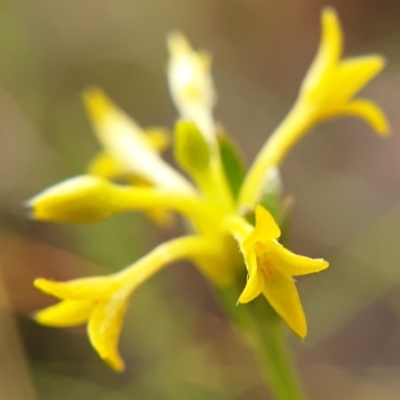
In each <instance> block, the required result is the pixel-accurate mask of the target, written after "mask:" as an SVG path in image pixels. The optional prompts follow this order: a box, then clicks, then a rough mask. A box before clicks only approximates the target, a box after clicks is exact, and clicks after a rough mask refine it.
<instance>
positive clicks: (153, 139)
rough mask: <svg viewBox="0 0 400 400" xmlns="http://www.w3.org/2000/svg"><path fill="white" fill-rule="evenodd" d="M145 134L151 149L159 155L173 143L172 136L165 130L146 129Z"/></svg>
mask: <svg viewBox="0 0 400 400" xmlns="http://www.w3.org/2000/svg"><path fill="white" fill-rule="evenodd" d="M144 133H145V134H146V136H147V138H148V139H149V141H150V144H151V147H152V148H153V149H154V150H156V151H157V152H158V153H161V152H163V151H164V150H166V149H167V147H168V146H169V144H170V142H171V138H170V135H169V133H168V131H167V130H166V129H164V128H146V129H145V130H144Z"/></svg>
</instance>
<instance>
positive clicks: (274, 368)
mask: <svg viewBox="0 0 400 400" xmlns="http://www.w3.org/2000/svg"><path fill="white" fill-rule="evenodd" d="M217 293H218V295H219V298H220V299H221V300H222V302H223V303H224V305H225V306H226V307H227V311H228V312H229V314H230V315H231V317H232V318H233V319H234V321H235V322H236V323H237V324H238V325H240V327H241V328H242V329H243V330H245V331H246V333H248V334H249V336H250V340H251V343H252V345H253V349H254V352H255V354H256V355H257V357H258V359H259V362H260V368H261V372H262V376H263V378H264V380H265V382H266V383H267V384H268V387H269V388H270V390H271V392H272V394H273V396H274V398H275V399H276V400H306V396H305V395H304V393H303V390H302V388H301V384H300V382H299V380H298V378H297V374H296V372H295V370H294V368H293V365H292V362H291V360H290V355H289V351H288V349H287V345H286V342H285V337H284V332H283V329H282V328H283V324H282V320H281V318H280V317H279V316H278V315H277V314H276V312H275V311H274V310H273V309H272V307H271V306H270V305H269V304H268V303H267V302H266V301H265V300H264V299H263V298H258V299H256V300H254V301H253V302H252V303H250V304H246V305H238V306H235V307H232V304H235V302H232V299H233V298H236V299H237V294H236V293H235V291H233V290H231V289H221V288H220V289H218V291H217Z"/></svg>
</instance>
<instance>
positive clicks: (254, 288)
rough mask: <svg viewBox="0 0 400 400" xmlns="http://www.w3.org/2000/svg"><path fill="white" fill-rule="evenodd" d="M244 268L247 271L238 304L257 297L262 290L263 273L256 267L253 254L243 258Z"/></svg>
mask: <svg viewBox="0 0 400 400" xmlns="http://www.w3.org/2000/svg"><path fill="white" fill-rule="evenodd" d="M245 261H246V266H247V269H248V271H249V273H248V278H247V283H246V286H245V288H244V290H243V292H242V294H241V295H240V297H239V300H238V303H248V302H250V301H251V300H254V299H255V298H256V297H257V296H259V295H260V294H261V293H262V291H263V290H264V286H265V282H264V280H265V278H264V273H263V272H262V271H261V270H260V269H259V268H258V267H257V259H256V255H255V254H254V253H249V254H248V255H246V257H245Z"/></svg>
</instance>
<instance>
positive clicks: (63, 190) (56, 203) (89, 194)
mask: <svg viewBox="0 0 400 400" xmlns="http://www.w3.org/2000/svg"><path fill="white" fill-rule="evenodd" d="M114 192H115V189H114V187H113V185H112V184H111V183H109V182H108V181H107V180H105V179H103V178H100V177H97V176H89V175H82V176H77V177H75V178H71V179H68V180H66V181H64V182H61V183H59V184H57V185H54V186H52V187H50V188H49V189H46V190H44V191H43V192H42V193H39V194H38V195H37V196H35V197H33V198H32V199H31V200H29V201H28V203H27V205H28V206H29V207H31V208H32V215H33V217H34V218H35V219H39V220H42V221H54V222H70V223H88V222H95V221H99V220H102V219H104V218H107V217H109V216H111V215H112V214H114V213H115V212H116V211H117V210H118V207H117V203H116V201H115V196H114Z"/></svg>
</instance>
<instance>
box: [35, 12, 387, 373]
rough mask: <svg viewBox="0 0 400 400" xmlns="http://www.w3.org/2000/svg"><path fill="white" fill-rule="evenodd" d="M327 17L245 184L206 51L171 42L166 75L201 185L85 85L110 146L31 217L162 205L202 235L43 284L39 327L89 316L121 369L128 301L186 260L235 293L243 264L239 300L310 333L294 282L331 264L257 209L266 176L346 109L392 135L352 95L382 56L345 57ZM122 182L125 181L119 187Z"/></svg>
mask: <svg viewBox="0 0 400 400" xmlns="http://www.w3.org/2000/svg"><path fill="white" fill-rule="evenodd" d="M322 22H323V35H322V39H321V44H320V48H319V51H318V54H317V56H316V59H315V61H314V63H313V65H312V67H311V68H310V71H309V72H308V74H307V76H306V78H305V80H304V83H303V85H302V87H301V89H300V93H299V96H298V99H297V101H296V103H295V105H294V107H293V108H292V110H291V111H290V113H289V115H288V117H287V118H286V119H285V120H284V121H283V122H282V124H281V125H280V126H279V127H278V128H277V130H276V131H275V132H274V134H273V135H272V136H271V138H270V139H269V140H268V141H267V143H266V144H265V146H264V147H263V148H262V149H261V151H260V153H259V155H258V157H257V159H256V161H255V163H254V165H253V166H252V168H251V169H250V171H249V172H248V175H247V176H246V177H245V180H244V182H243V183H242V174H241V169H240V168H237V166H238V164H239V161H238V159H239V157H237V155H236V154H235V152H234V151H230V150H228V148H229V146H225V148H224V147H223V146H221V147H220V143H221V142H219V141H218V140H217V136H216V134H215V123H214V119H213V114H212V113H213V107H214V104H215V90H214V86H213V82H212V78H211V74H210V66H211V62H210V57H209V56H208V55H207V54H205V53H202V52H196V51H194V50H193V49H192V48H191V47H190V45H189V43H188V41H187V40H186V38H185V37H184V36H183V35H181V34H174V35H171V36H170V37H169V40H168V46H169V50H170V60H169V65H168V80H169V85H170V90H171V94H172V98H173V100H174V102H175V104H176V106H177V108H178V110H179V113H180V119H179V121H178V123H177V124H176V128H175V135H174V141H175V142H174V147H173V149H174V157H175V161H176V163H177V164H178V165H179V166H180V167H181V168H182V169H183V170H184V172H185V173H187V174H188V176H190V177H191V178H192V180H193V183H192V182H191V181H189V180H188V178H186V177H185V176H184V175H183V174H181V173H180V172H178V171H177V170H175V169H174V168H172V167H171V166H169V165H168V164H167V163H166V162H165V161H164V160H162V159H161V157H160V155H159V154H158V153H159V151H160V150H162V149H163V148H164V147H165V145H166V135H165V132H164V131H162V130H159V129H158V130H152V131H145V130H143V129H142V128H140V127H139V126H138V125H137V124H136V122H135V121H133V120H132V119H131V118H130V117H128V116H127V115H126V114H125V113H124V112H123V111H122V110H120V109H119V108H118V107H117V106H116V105H115V104H114V103H113V102H112V101H110V100H109V99H108V98H107V97H106V95H105V94H104V93H103V92H102V91H100V90H99V89H89V90H87V91H85V94H84V98H85V105H86V108H87V111H88V114H89V117H90V119H91V122H92V124H93V127H94V130H95V132H96V135H97V137H98V139H99V141H100V143H101V145H102V147H103V149H102V152H101V153H100V155H98V156H97V157H96V158H95V160H94V161H93V162H92V163H91V165H90V166H89V170H88V173H87V174H86V175H82V176H78V177H75V178H72V179H69V180H67V181H65V182H61V183H59V184H57V185H54V186H53V187H51V188H49V189H47V190H45V191H43V192H42V193H39V195H37V196H35V197H34V198H33V199H32V200H30V201H29V203H28V204H29V206H30V207H31V208H32V212H33V216H34V217H35V218H37V219H41V220H47V221H59V222H73V223H84V222H95V221H98V220H101V219H104V218H107V217H110V216H112V215H114V214H115V213H119V212H123V211H132V210H140V211H144V212H149V211H150V212H152V213H153V215H154V212H156V213H157V212H158V213H159V212H160V210H161V217H163V215H162V213H163V212H164V213H165V212H171V211H172V212H177V213H179V214H181V215H182V216H183V217H184V218H185V219H186V220H187V221H188V222H189V224H187V226H188V227H190V230H191V231H193V232H194V233H193V235H191V236H186V237H182V238H178V239H174V240H171V241H169V242H167V243H164V244H162V245H160V246H158V247H156V248H155V249H154V250H153V251H151V252H150V253H149V254H147V255H146V256H144V257H142V258H141V259H140V260H138V261H137V262H135V263H134V264H133V265H131V266H129V267H127V268H125V269H123V270H121V271H120V272H119V273H117V274H114V275H110V276H108V277H95V278H84V279H78V280H74V281H71V282H65V283H60V282H52V281H49V280H46V279H37V280H36V281H35V286H36V287H37V288H39V289H40V290H42V291H43V292H45V293H47V294H50V295H53V296H55V297H57V298H58V299H60V300H61V301H60V303H59V304H57V305H54V306H51V307H49V308H47V309H45V310H42V311H40V312H38V313H37V314H36V319H37V321H38V322H39V323H42V324H45V325H50V326H58V327H67V326H73V325H78V324H82V323H85V322H87V325H88V335H89V338H90V341H91V343H92V345H93V347H94V348H95V350H96V351H97V352H98V353H99V355H100V357H101V358H103V359H104V360H105V361H107V362H108V363H109V364H110V365H111V366H112V367H113V368H114V369H116V370H118V371H120V370H122V369H123V368H124V364H123V361H122V360H121V357H120V355H119V353H118V349H117V347H118V338H119V335H120V331H121V326H122V320H123V318H124V315H125V311H126V309H127V304H128V299H129V297H130V296H131V294H132V293H133V291H134V290H135V289H136V288H137V287H138V286H139V285H140V284H141V283H143V282H145V281H146V280H147V279H149V278H150V277H151V276H152V275H153V274H154V273H156V272H157V271H159V270H160V269H161V268H163V267H164V266H166V265H168V264H170V263H172V262H175V261H177V260H181V259H185V260H189V261H192V262H193V263H194V264H195V265H196V266H197V267H198V268H199V269H200V271H201V272H202V273H203V274H204V275H205V276H206V277H207V278H208V279H209V280H210V281H211V282H212V283H213V284H214V285H215V286H217V287H223V288H224V289H223V290H232V292H233V293H235V296H236V295H237V291H236V289H237V286H236V284H237V282H238V279H239V278H241V277H242V275H241V274H240V273H238V269H237V268H238V267H239V268H242V270H243V269H244V266H243V259H244V262H245V264H246V268H247V272H248V280H247V283H246V285H245V287H244V290H243V291H242V293H241V295H240V296H239V300H238V301H239V303H247V302H249V301H251V300H253V299H254V298H255V297H257V296H259V295H260V294H263V295H264V296H265V298H266V299H267V301H268V302H269V303H270V304H271V306H272V307H273V308H274V309H275V311H276V312H277V313H278V314H279V315H280V316H281V317H282V319H283V320H284V321H286V323H287V324H288V325H289V327H291V328H292V329H293V330H294V331H295V332H296V333H297V334H298V335H299V336H300V337H305V336H306V334H307V323H306V318H305V315H304V311H303V308H302V305H301V301H300V298H299V295H298V292H297V289H296V285H295V282H294V280H293V277H296V276H300V275H305V274H310V273H314V272H319V271H321V270H323V269H325V268H327V267H328V263H327V262H326V261H324V260H322V259H311V258H307V257H304V256H300V255H297V254H294V253H292V252H290V251H289V250H287V249H286V248H285V247H283V246H282V245H281V244H280V243H279V242H278V238H279V237H280V235H281V232H280V228H279V227H278V225H277V224H276V222H275V220H274V218H273V217H272V216H271V214H270V213H269V212H268V211H267V210H266V209H264V208H263V207H262V206H260V205H258V206H256V207H255V205H256V204H258V203H259V202H260V198H261V196H262V195H263V190H264V191H265V190H266V189H265V188H263V186H264V184H265V181H266V179H267V178H268V179H271V174H272V175H273V173H274V171H275V172H276V169H277V167H278V166H279V165H280V163H281V162H282V160H283V158H284V156H285V155H286V154H287V152H288V151H289V149H290V148H291V147H292V146H293V145H294V144H295V143H296V142H297V141H298V140H299V139H300V138H301V137H302V136H303V135H304V134H305V133H306V132H307V131H308V130H309V129H310V128H312V127H313V126H315V124H317V123H319V122H321V121H323V120H326V119H328V118H332V117H337V116H341V115H357V116H359V117H361V118H363V119H365V120H366V121H367V122H369V123H370V124H371V125H372V126H373V127H374V128H375V130H377V132H378V133H380V134H385V133H387V131H388V124H387V122H386V119H385V117H384V115H383V113H382V112H381V110H380V109H379V108H378V107H377V106H376V105H375V104H373V103H372V102H370V101H367V100H360V99H356V100H354V99H353V97H354V95H355V94H356V93H357V92H358V91H359V90H360V89H361V88H362V87H363V86H364V85H365V84H366V83H367V82H368V81H369V80H370V79H372V78H373V77H374V76H375V75H376V74H377V73H378V72H379V71H380V70H381V69H382V67H383V65H384V61H383V58H382V57H380V56H369V57H360V58H354V59H353V58H351V59H347V60H346V59H345V60H342V59H341V51H342V33H341V29H340V25H339V22H338V19H337V17H336V14H335V12H334V11H333V10H332V9H330V8H328V9H325V10H324V12H323V15H322ZM224 140H227V139H226V138H225V139H224ZM238 170H239V172H238ZM227 177H229V178H233V179H229V180H228V179H227ZM119 178H123V179H124V180H125V181H126V182H127V183H128V185H118V184H116V183H115V182H112V181H113V180H116V179H119ZM232 182H234V184H232ZM230 184H231V185H232V187H231V186H230ZM233 185H234V186H235V187H234V188H233ZM240 185H241V189H238V187H239V186H240ZM231 189H233V190H231ZM238 192H239V194H238ZM264 194H265V193H264ZM237 196H238V198H237ZM277 197H279V196H276V202H277V203H278V202H279V199H278V198H277ZM276 205H277V208H279V207H278V206H279V204H276ZM243 208H244V209H245V210H246V211H250V212H252V211H253V210H254V208H255V227H253V226H252V225H250V224H249V223H248V222H246V221H245V219H244V218H243V217H242V213H241V211H242V209H243ZM271 209H272V208H271ZM166 215H168V214H166ZM156 216H157V214H156ZM159 217H160V214H158V218H159ZM164 217H165V214H164ZM232 236H233V237H234V238H235V239H236V241H237V242H238V243H239V246H240V250H241V252H242V255H243V257H242V255H241V254H240V253H239V252H238V251H237V244H236V243H235V241H234V240H233V239H232ZM231 286H234V287H233V288H231ZM241 287H242V286H240V288H241ZM228 288H229V289H228ZM227 297H230V296H227ZM237 310H243V309H237Z"/></svg>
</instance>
